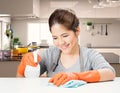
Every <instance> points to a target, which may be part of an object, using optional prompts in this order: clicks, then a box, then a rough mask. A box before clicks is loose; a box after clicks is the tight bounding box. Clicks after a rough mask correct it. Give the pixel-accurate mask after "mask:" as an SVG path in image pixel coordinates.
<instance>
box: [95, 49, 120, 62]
mask: <svg viewBox="0 0 120 93" xmlns="http://www.w3.org/2000/svg"><path fill="white" fill-rule="evenodd" d="M94 49H95V50H96V51H98V52H100V53H101V54H102V55H103V56H104V58H105V59H106V60H107V61H108V62H109V63H120V48H94Z"/></svg>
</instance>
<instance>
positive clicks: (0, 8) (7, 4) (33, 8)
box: [0, 0, 40, 17]
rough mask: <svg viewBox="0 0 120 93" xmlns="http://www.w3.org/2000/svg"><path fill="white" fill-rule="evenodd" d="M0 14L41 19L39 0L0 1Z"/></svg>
mask: <svg viewBox="0 0 120 93" xmlns="http://www.w3.org/2000/svg"><path fill="white" fill-rule="evenodd" d="M0 14H10V15H11V16H12V17H39V15H40V14H39V0H0Z"/></svg>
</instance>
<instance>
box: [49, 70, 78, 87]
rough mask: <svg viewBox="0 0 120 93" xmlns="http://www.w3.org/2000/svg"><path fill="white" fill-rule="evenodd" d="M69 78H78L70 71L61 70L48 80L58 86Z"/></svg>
mask: <svg viewBox="0 0 120 93" xmlns="http://www.w3.org/2000/svg"><path fill="white" fill-rule="evenodd" d="M69 80H78V77H77V76H76V75H75V74H74V73H70V72H61V73H58V74H56V75H55V76H53V77H52V78H51V79H50V80H49V82H51V83H53V84H54V85H56V86H60V85H63V84H65V83H66V82H68V81H69Z"/></svg>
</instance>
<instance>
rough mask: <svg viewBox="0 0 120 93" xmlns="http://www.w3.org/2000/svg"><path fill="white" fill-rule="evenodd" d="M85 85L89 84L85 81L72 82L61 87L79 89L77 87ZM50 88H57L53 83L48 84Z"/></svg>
mask: <svg viewBox="0 0 120 93" xmlns="http://www.w3.org/2000/svg"><path fill="white" fill-rule="evenodd" d="M85 84H87V82H85V81H83V80H70V81H68V82H66V83H65V84H63V85H60V86H59V87H63V88H77V87H79V86H82V85H85ZM48 86H53V87H57V86H56V85H54V84H53V83H48Z"/></svg>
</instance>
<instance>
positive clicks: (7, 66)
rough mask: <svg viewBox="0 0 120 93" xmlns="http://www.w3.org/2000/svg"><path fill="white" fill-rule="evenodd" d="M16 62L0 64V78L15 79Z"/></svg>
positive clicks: (17, 63)
mask: <svg viewBox="0 0 120 93" xmlns="http://www.w3.org/2000/svg"><path fill="white" fill-rule="evenodd" d="M19 63H20V62H18V61H3V62H0V77H16V72H17V67H18V65H19Z"/></svg>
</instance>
